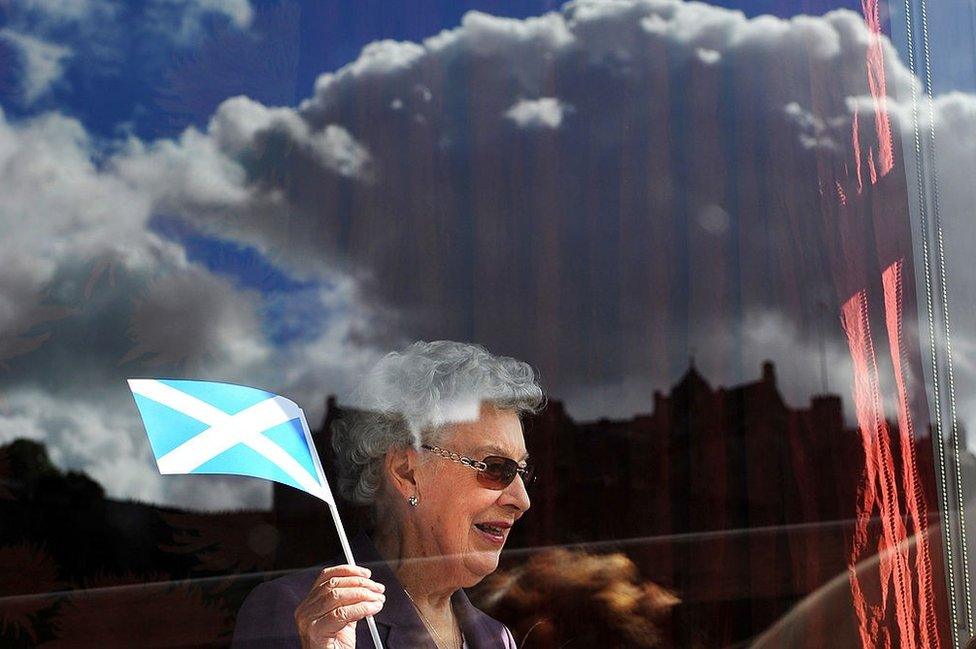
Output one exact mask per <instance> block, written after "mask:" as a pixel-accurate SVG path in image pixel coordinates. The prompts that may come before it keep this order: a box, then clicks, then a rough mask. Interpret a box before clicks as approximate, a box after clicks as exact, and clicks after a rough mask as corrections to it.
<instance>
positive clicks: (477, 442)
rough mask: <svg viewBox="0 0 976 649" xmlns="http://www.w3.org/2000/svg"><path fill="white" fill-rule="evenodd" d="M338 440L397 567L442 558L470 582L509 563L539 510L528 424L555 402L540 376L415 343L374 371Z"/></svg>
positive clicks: (468, 350)
mask: <svg viewBox="0 0 976 649" xmlns="http://www.w3.org/2000/svg"><path fill="white" fill-rule="evenodd" d="M357 396H358V403H357V406H358V409H357V410H355V411H350V412H349V413H347V415H346V416H344V417H342V418H340V420H339V422H337V424H336V427H335V430H334V433H333V446H334V449H335V451H336V459H337V465H338V469H339V475H340V479H339V489H340V492H341V493H342V495H343V496H344V497H346V498H347V499H348V500H350V501H351V502H353V503H356V504H359V505H365V506H367V507H369V508H370V509H371V512H372V516H371V518H372V520H373V521H374V522H375V529H374V538H375V540H377V544H378V545H381V544H382V546H384V547H385V548H386V549H387V550H388V554H394V555H395V558H397V559H414V558H432V559H437V560H438V563H437V565H436V570H438V571H441V573H440V580H441V581H443V582H444V583H445V584H450V585H452V586H454V587H458V586H471V585H473V584H475V583H477V582H478V581H480V580H481V579H482V578H484V577H485V576H486V575H488V574H490V573H491V572H493V571H494V570H495V569H496V568H497V566H498V557H499V553H500V552H501V549H502V547H504V545H505V542H506V540H507V538H508V534H509V531H510V528H511V526H512V525H513V524H514V523H515V522H516V521H517V520H518V519H519V518H520V517H521V516H522V515H523V514H524V513H525V512H526V511H527V510H528V509H529V506H530V499H529V495H528V493H527V491H526V487H527V485H526V482H527V481H530V480H531V475H530V473H529V470H530V469H529V468H528V466H527V462H528V453H527V451H526V447H525V439H524V437H523V431H522V424H521V420H520V416H521V415H523V414H527V413H534V412H538V410H539V409H540V408H541V407H542V405H543V403H544V397H543V394H542V390H541V388H540V387H539V385H538V383H537V382H536V378H535V373H534V372H533V370H532V368H531V367H530V366H529V365H528V364H527V363H524V362H522V361H518V360H515V359H513V358H509V357H505V356H495V355H493V354H491V353H489V352H488V351H487V350H486V349H485V348H484V347H481V346H479V345H472V344H465V343H457V342H450V341H436V342H416V343H414V344H412V345H410V346H409V347H407V348H406V349H404V350H403V351H401V352H394V353H391V354H388V355H387V356H385V357H384V358H383V359H381V360H380V361H379V362H378V363H377V365H376V366H375V367H374V368H373V369H372V370H371V371H370V372H369V373H368V374H367V376H366V377H365V378H364V380H363V381H362V384H361V386H360V388H359V392H358V395H357Z"/></svg>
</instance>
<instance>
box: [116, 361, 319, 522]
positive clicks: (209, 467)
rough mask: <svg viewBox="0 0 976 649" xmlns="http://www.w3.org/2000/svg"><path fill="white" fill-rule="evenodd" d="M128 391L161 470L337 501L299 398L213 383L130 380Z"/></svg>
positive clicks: (240, 386)
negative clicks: (225, 477)
mask: <svg viewBox="0 0 976 649" xmlns="http://www.w3.org/2000/svg"><path fill="white" fill-rule="evenodd" d="M129 388H130V389H131V390H132V394H133V396H134V397H135V400H136V406H138V408H139V414H141V415H142V422H143V424H144V425H145V427H146V434H147V435H148V436H149V444H150V445H151V446H152V451H153V455H154V456H155V457H156V464H157V465H158V466H159V472H160V473H164V474H184V473H224V474H231V475H247V476H253V477H255V478H264V479H265V480H274V481H275V482H280V483H282V484H286V485H289V486H292V487H295V488H296V489H301V490H302V491H306V492H308V493H310V494H312V495H313V496H315V497H317V498H321V499H322V500H324V501H325V502H327V503H329V504H330V505H334V504H335V501H334V500H333V498H332V492H331V490H330V489H329V483H328V482H327V481H326V479H325V473H324V472H323V471H322V464H321V462H320V461H319V455H318V453H317V452H316V450H315V444H314V443H313V442H312V435H311V433H310V432H309V430H308V423H306V421H305V414H304V413H303V412H302V409H301V408H299V407H298V406H297V405H296V404H295V403H294V402H292V401H290V400H288V399H286V398H284V397H281V396H278V395H277V394H272V393H271V392H265V391H264V390H258V389H257V388H250V387H247V386H244V385H233V384H231V383H217V382H213V381H188V380H173V379H129Z"/></svg>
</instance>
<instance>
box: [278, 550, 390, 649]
mask: <svg viewBox="0 0 976 649" xmlns="http://www.w3.org/2000/svg"><path fill="white" fill-rule="evenodd" d="M369 575H370V572H369V570H368V569H366V568H361V567H359V566H350V565H341V566H334V567H332V568H326V569H325V570H323V571H322V572H321V573H319V576H318V577H317V578H316V580H315V585H314V586H312V589H311V590H310V591H309V592H308V595H307V596H306V597H305V599H303V600H302V602H301V603H300V604H299V605H298V608H297V609H295V624H297V625H298V635H299V637H300V638H301V640H302V649H354V647H355V646H356V622H357V621H358V620H361V619H363V618H364V617H367V616H369V615H376V613H378V612H379V610H380V609H381V608H383V602H384V601H385V600H386V597H385V596H384V595H383V591H384V590H385V586H383V584H380V583H377V582H375V581H372V580H371V579H370V578H369Z"/></svg>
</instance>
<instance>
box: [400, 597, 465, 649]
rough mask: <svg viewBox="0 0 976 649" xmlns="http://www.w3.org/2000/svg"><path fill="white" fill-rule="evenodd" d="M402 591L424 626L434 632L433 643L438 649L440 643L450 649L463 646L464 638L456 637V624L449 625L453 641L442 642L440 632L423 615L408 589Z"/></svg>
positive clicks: (439, 648) (459, 648)
mask: <svg viewBox="0 0 976 649" xmlns="http://www.w3.org/2000/svg"><path fill="white" fill-rule="evenodd" d="M403 592H404V593H406V594H407V599H409V600H410V603H411V604H413V607H414V608H415V609H417V613H419V614H420V619H421V621H422V622H423V623H424V626H425V627H427V630H428V631H430V632H431V633H433V634H434V644H436V645H437V648H438V649H441V646H442V645H443V646H445V647H451V648H452V649H453V648H454V647H457V649H462V647H463V646H464V640H463V638H462V639H461V640H459V639H458V632H457V631H458V630H457V627H456V626H452V627H451V630H452V631H453V633H452V636H453V637H452V638H451V639H452V640H453V641H454V642H453V643H451V644H450V645H448V644H447V643H446V642H444V638H442V637H441V634H440V633H438V632H437V629H435V628H434V625H433V624H431V623H430V620H428V619H427V616H426V615H424V612H423V611H421V610H420V607H419V606H417V602H415V601H414V599H413V597H412V596H411V595H410V591H408V590H407V589H406V588H404V589H403Z"/></svg>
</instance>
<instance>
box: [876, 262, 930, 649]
mask: <svg viewBox="0 0 976 649" xmlns="http://www.w3.org/2000/svg"><path fill="white" fill-rule="evenodd" d="M903 272H904V260H902V259H899V260H898V261H896V262H895V263H893V264H891V265H890V266H888V267H887V268H885V269H884V271H883V272H882V274H881V281H882V284H883V286H884V304H885V324H886V326H887V330H888V345H889V348H890V353H891V360H892V365H893V369H894V373H895V388H896V390H897V392H898V395H897V396H898V432H899V436H898V441H899V447H900V449H901V473H902V487H903V489H904V492H905V493H904V503H905V508H906V509H907V510H908V511H907V514H908V523H909V524H910V525H911V528H910V530H909V531H910V532H911V534H913V535H914V536H915V541H916V545H915V578H916V580H917V584H916V586H917V596H918V604H919V606H918V616H919V626H918V633H919V636H918V641H919V646H921V647H926V648H927V647H938V646H939V632H938V620H937V618H936V614H935V591H934V587H933V583H932V582H933V576H932V559H931V553H930V550H929V539H928V535H927V534H926V528H927V527H928V507H927V506H926V503H925V492H924V489H923V486H922V484H921V480H920V478H919V474H918V459H917V457H916V452H915V423H914V421H913V420H912V413H911V409H910V406H909V402H908V386H907V385H906V376H908V374H907V370H906V368H905V365H906V363H905V359H906V358H907V353H906V350H905V341H904V332H903V329H902V322H903V314H902V309H903V304H904V303H903V294H902V282H903V280H904V277H903Z"/></svg>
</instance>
